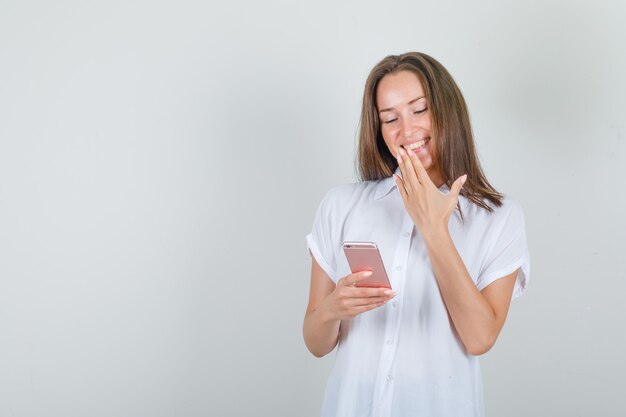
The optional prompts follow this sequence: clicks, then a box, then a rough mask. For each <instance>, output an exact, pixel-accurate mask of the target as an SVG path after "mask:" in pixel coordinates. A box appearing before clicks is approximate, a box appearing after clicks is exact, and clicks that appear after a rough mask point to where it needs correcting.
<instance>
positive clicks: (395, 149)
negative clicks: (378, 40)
mask: <svg viewBox="0 0 626 417" xmlns="http://www.w3.org/2000/svg"><path fill="white" fill-rule="evenodd" d="M359 170H360V175H361V179H362V181H361V182H358V183H354V184H349V185H344V186H340V187H337V188H334V189H332V190H331V191H329V192H328V194H327V195H326V196H325V198H324V199H323V201H322V202H321V204H320V207H319V209H318V211H317V215H316V217H315V221H314V225H313V230H312V232H311V234H309V235H308V236H307V241H308V246H309V250H310V252H311V254H312V256H313V259H312V269H311V288H310V295H309V304H308V307H307V311H306V316H305V319H304V339H305V342H306V345H307V347H308V349H309V350H310V351H311V352H312V353H313V354H314V355H315V356H318V357H321V356H324V355H326V354H327V353H329V352H331V351H332V350H333V349H334V348H335V346H337V354H336V362H335V366H334V368H333V371H332V373H331V376H330V379H329V382H328V385H327V389H326V396H325V400H324V405H323V410H322V415H323V416H325V417H326V416H337V417H352V416H354V417H366V416H373V417H378V416H402V417H404V416H411V417H418V416H425V417H436V416H449V417H463V416H472V417H475V416H482V415H483V399H482V385H481V376H480V369H479V364H478V358H477V356H478V355H481V354H483V353H485V352H487V351H488V350H489V349H490V348H491V347H492V346H493V344H494V343H495V341H496V338H497V337H498V334H499V333H500V330H501V329H502V326H503V325H504V322H505V319H506V316H507V312H508V309H509V304H510V302H511V299H512V298H514V297H516V296H519V295H520V294H521V293H522V292H523V291H524V289H525V286H526V282H527V280H528V274H529V267H530V264H529V257H528V249H527V244H526V235H525V231H524V217H523V213H522V210H521V208H520V206H519V205H518V204H517V203H516V202H515V201H514V200H512V199H511V198H509V197H505V196H503V195H502V194H500V193H499V192H497V191H496V190H495V189H494V188H493V187H492V186H491V185H490V184H489V182H488V181H487V179H486V177H485V175H484V173H483V171H482V169H481V167H480V164H479V161H478V157H477V155H476V150H475V148H474V141H473V138H472V131H471V126H470V122H469V116H468V112H467V108H466V105H465V101H464V99H463V96H462V95H461V92H460V90H459V88H458V87H457V85H456V83H455V82H454V80H453V79H452V77H451V76H450V74H449V73H448V72H447V71H446V69H445V68H444V67H443V66H442V65H441V64H440V63H439V62H437V61H436V60H435V59H433V58H432V57H430V56H428V55H425V54H422V53H407V54H403V55H399V56H389V57H387V58H385V59H383V60H382V61H381V62H380V63H378V64H377V65H376V66H375V67H374V69H373V70H372V71H371V73H370V75H369V77H368V79H367V82H366V84H365V93H364V95H363V109H362V114H361V128H360V139H359ZM345 241H366V242H374V243H376V244H377V246H378V248H379V250H380V253H381V257H382V259H383V263H384V264H385V267H386V270H387V274H388V275H389V279H390V282H391V286H392V290H389V289H385V288H365V287H359V285H358V283H359V281H361V280H363V279H365V278H367V276H369V273H368V272H361V273H356V274H353V273H351V272H350V268H349V266H348V262H347V259H346V258H345V255H344V254H343V250H342V244H343V242H345Z"/></svg>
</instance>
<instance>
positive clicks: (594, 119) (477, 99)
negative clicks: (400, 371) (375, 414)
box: [0, 0, 626, 417]
mask: <svg viewBox="0 0 626 417" xmlns="http://www.w3.org/2000/svg"><path fill="white" fill-rule="evenodd" d="M625 21H626V5H625V4H624V2H622V1H618V0H615V1H609V0H604V1H598V2H590V1H572V0H553V1H538V0H533V1H515V2H510V1H496V0H483V1H480V2H451V1H431V2H420V1H414V0H413V1H405V2H399V1H390V2H373V1H346V2H330V1H327V2H320V1H315V2H295V1H286V0H285V1H266V2H255V1H252V0H248V1H245V2H220V4H214V3H212V2H206V1H205V2H202V1H177V2H174V1H171V2H163V1H148V0H136V1H130V0H126V1H61V0H60V1H52V2H49V1H8V0H0V416H3V417H13V416H19V417H23V416H24V417H25V416H65V417H67V416H120V417H122V416H129V417H130V416H133V417H134V416H251V415H268V416H269V415H271V416H289V417H291V416H304V417H307V416H316V415H318V413H319V409H320V406H321V401H322V395H323V390H324V384H325V381H326V378H327V375H328V371H329V369H330V366H331V364H332V361H333V355H332V354H331V355H329V356H328V357H326V358H323V359H315V358H314V357H313V356H312V355H310V354H309V353H308V351H307V350H306V348H305V346H304V343H303V341H302V336H301V324H302V317H303V313H304V309H305V306H306V301H307V294H308V280H309V268H310V259H309V257H308V253H307V250H306V244H305V240H304V236H305V235H306V233H308V231H309V229H310V227H311V224H312V221H313V215H314V213H315V210H316V209H317V205H318V203H319V201H320V200H321V198H322V196H323V195H324V193H325V192H326V191H327V190H328V189H329V188H330V187H332V186H335V185H338V184H340V183H345V182H350V181H353V180H354V178H355V176H354V173H355V170H354V150H355V141H356V133H357V128H358V119H359V111H360V100H361V94H362V88H363V85H364V82H365V77H366V76H367V73H368V72H369V70H370V69H371V67H372V66H373V65H374V64H375V63H376V62H377V61H379V60H380V59H381V58H383V57H384V56H385V55H387V54H390V53H401V52H406V51H411V50H417V51H423V52H426V53H429V54H431V55H433V56H434V57H436V58H437V59H438V60H440V61H441V62H442V63H443V64H444V65H445V66H446V67H447V68H448V69H449V71H450V72H451V73H452V74H453V76H454V77H455V78H456V80H457V82H458V84H459V85H460V87H461V89H462V91H463V92H464V94H465V97H466V99H467V102H468V105H469V107H470V112H471V116H472V120H473V126H474V131H475V134H476V139H477V144H478V148H479V153H480V156H481V159H482V161H483V165H484V167H485V169H486V172H487V175H488V177H489V178H490V180H491V181H492V183H493V184H494V185H495V186H496V187H497V188H498V189H499V190H501V191H503V192H505V193H507V194H511V195H512V196H514V197H515V198H516V199H517V200H518V201H520V202H521V203H522V205H523V207H524V210H525V213H526V220H527V232H528V236H529V242H530V250H531V256H532V273H531V282H530V286H529V289H528V291H527V293H526V294H525V295H524V296H523V297H522V298H520V299H519V300H516V301H515V302H514V304H513V306H512V309H511V312H510V316H509V319H508V322H507V324H506V326H505V329H504V331H503V333H502V335H501V337H500V339H499V341H498V343H497V345H496V346H495V348H494V349H493V350H492V351H491V352H490V353H488V354H486V355H485V356H484V357H483V360H482V363H483V370H484V380H485V391H486V399H485V400H486V407H487V415H488V416H508V417H516V416H520V417H521V416H524V417H527V416H530V415H534V416H551V417H556V416H567V417H569V416H623V415H625V414H626V399H625V397H624V395H623V394H624V391H623V389H624V388H623V387H624V385H623V378H622V377H623V375H624V374H626V361H625V360H624V352H626V335H625V332H624V327H623V326H624V322H625V320H626V307H625V306H624V302H623V299H624V293H625V292H626V275H625V272H624V265H625V264H626V258H625V255H624V249H625V248H624V240H625V238H626V221H625V220H624V212H625V210H626V201H625V197H624V190H625V189H626V186H625V185H624V184H625V182H626V122H625V120H626V118H625V116H624V115H625V114H626V81H625V79H624V74H626V52H625V51H626V43H625V42H624V39H626V29H625V28H624V22H625Z"/></svg>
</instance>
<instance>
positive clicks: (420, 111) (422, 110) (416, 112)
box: [413, 108, 428, 114]
mask: <svg viewBox="0 0 626 417" xmlns="http://www.w3.org/2000/svg"><path fill="white" fill-rule="evenodd" d="M426 110H428V108H424V109H421V110H415V111H414V112H413V114H421V113H424V112H425V111H426Z"/></svg>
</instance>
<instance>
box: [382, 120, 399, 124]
mask: <svg viewBox="0 0 626 417" xmlns="http://www.w3.org/2000/svg"><path fill="white" fill-rule="evenodd" d="M396 120H398V119H391V120H385V121H384V122H383V123H385V124H386V125H388V124H389V123H393V122H395V121H396Z"/></svg>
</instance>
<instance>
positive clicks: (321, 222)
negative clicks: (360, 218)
mask: <svg viewBox="0 0 626 417" xmlns="http://www.w3.org/2000/svg"><path fill="white" fill-rule="evenodd" d="M331 200H332V195H331V193H330V192H329V193H328V194H326V196H325V197H324V199H323V200H322V202H321V203H320V206H319V208H318V209H317V213H316V214H315V220H314V221H313V229H312V230H311V233H309V234H308V235H307V236H306V241H307V245H308V247H309V253H310V254H311V255H312V256H313V257H314V258H315V260H316V261H317V263H318V264H319V265H320V266H321V267H322V269H323V270H324V271H325V272H326V274H328V276H329V277H330V279H332V280H333V281H334V282H337V281H338V280H339V278H340V277H339V276H338V274H337V259H336V256H335V251H336V246H337V242H336V240H337V239H336V238H335V239H333V233H336V228H333V220H335V221H336V213H335V215H333V211H334V210H333V207H332V206H333V204H332V201H331Z"/></svg>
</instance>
